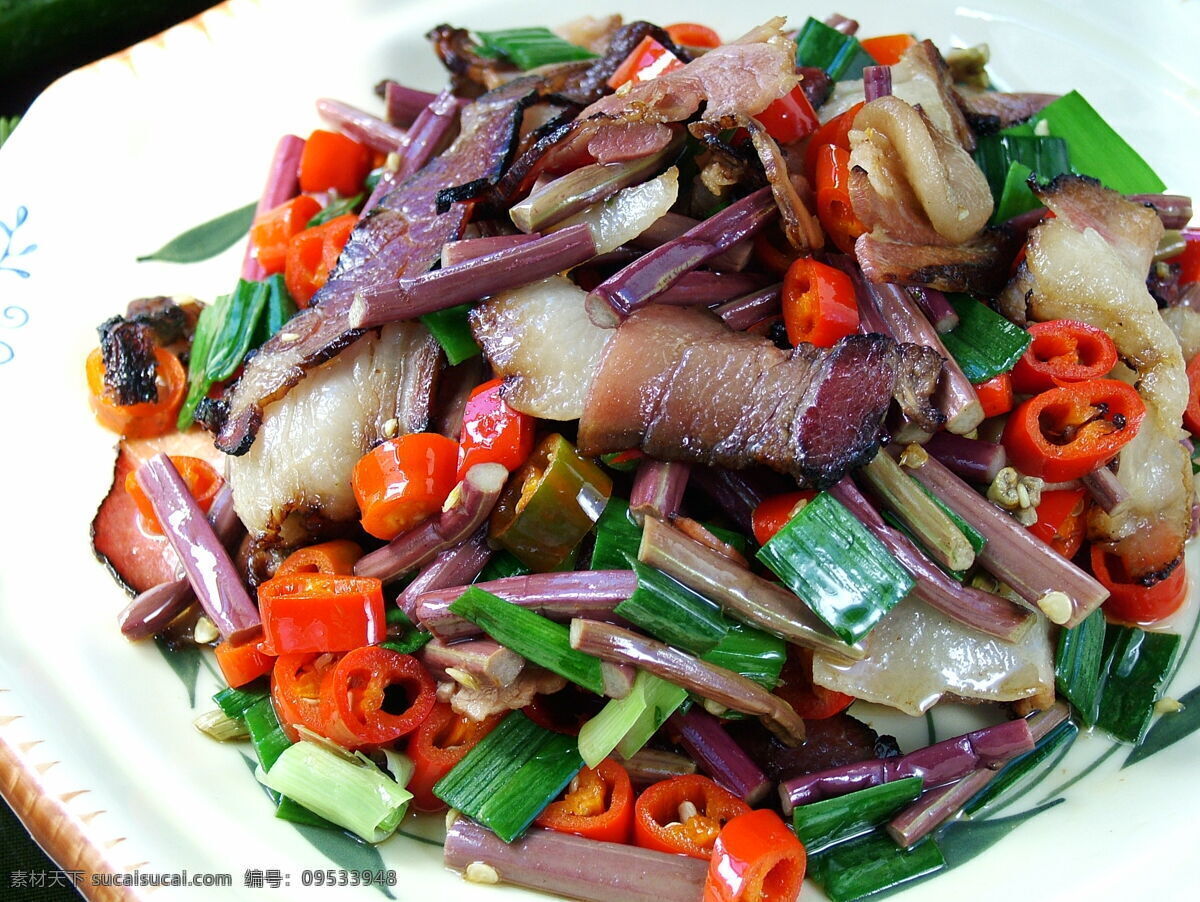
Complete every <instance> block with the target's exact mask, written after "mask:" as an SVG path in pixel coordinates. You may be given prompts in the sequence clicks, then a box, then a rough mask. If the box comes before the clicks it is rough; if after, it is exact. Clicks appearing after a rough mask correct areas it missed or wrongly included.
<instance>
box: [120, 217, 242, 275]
mask: <svg viewBox="0 0 1200 902" xmlns="http://www.w3.org/2000/svg"><path fill="white" fill-rule="evenodd" d="M257 206H258V204H257V203H253V204H246V206H244V207H239V208H238V209H236V210H231V211H230V212H228V213H225V214H223V215H221V216H218V217H216V218H215V219H210V220H209V221H208V222H203V223H201V224H200V225H198V226H196V227H195V228H191V229H188V230H187V231H186V232H183V233H182V234H180V235H176V236H175V237H174V238H172V239H171V240H170V241H168V242H167V243H166V244H164V245H163V246H162V247H160V248H159V249H158V250H156V251H155V252H154V253H152V254H146V256H144V257H138V262H145V261H147V260H157V261H159V262H162V263H199V262H200V261H201V260H208V259H210V258H212V257H215V256H216V255H217V254H219V253H221V252H222V251H225V250H228V249H229V248H231V247H233V246H234V245H235V244H237V243H238V242H239V241H241V240H242V239H243V238H245V237H246V233H247V232H249V231H250V224H251V223H252V222H254V208H255V207H257Z"/></svg>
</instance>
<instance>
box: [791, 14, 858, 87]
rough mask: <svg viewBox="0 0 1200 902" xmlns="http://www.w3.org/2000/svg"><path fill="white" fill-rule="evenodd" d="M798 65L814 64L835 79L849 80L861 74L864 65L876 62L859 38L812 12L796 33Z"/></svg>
mask: <svg viewBox="0 0 1200 902" xmlns="http://www.w3.org/2000/svg"><path fill="white" fill-rule="evenodd" d="M796 65H797V66H815V67H816V68H818V69H824V70H825V71H826V72H827V73H828V74H829V77H830V78H831V79H833V80H834V81H847V80H849V79H853V78H862V77H863V69H865V68H866V67H867V66H874V65H875V60H874V58H873V57H872V56H871V54H869V53H867V51H865V50H863V48H862V44H860V43H859V42H858V38H856V37H854V36H853V35H848V34H843V33H842V32H840V31H838V30H837V29H836V28H830V27H829V26H828V25H826V24H825V23H824V22H820V21H818V20H816V19H814V18H812V17H811V16H810V17H809V19H808V21H807V22H805V23H804V27H802V28H801V29H800V33H799V34H797V35H796Z"/></svg>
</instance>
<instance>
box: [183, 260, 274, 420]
mask: <svg viewBox="0 0 1200 902" xmlns="http://www.w3.org/2000/svg"><path fill="white" fill-rule="evenodd" d="M293 313H295V306H294V305H293V304H292V299H291V297H290V296H289V295H288V293H287V288H286V287H285V286H284V283H283V277H282V276H281V275H278V274H276V275H273V276H271V277H270V278H268V279H267V280H266V281H264V282H247V281H246V280H245V279H239V280H238V284H237V288H235V289H234V291H233V293H232V294H227V295H222V296H221V297H219V298H217V299H216V301H214V302H213V303H212V304H210V305H208V306H207V307H205V308H204V309H203V310H202V311H201V312H200V318H199V319H198V320H197V322H196V332H195V335H194V336H193V337H192V352H191V356H190V358H189V360H188V393H187V398H186V399H185V400H184V402H183V406H182V408H180V411H179V419H178V420H177V422H176V425H177V426H178V428H179V429H180V430H184V429H187V428H188V427H189V426H190V425H191V424H192V417H193V415H194V414H195V412H196V407H197V405H199V403H200V401H201V400H202V399H203V398H204V396H205V395H207V394H208V390H209V389H210V388H212V386H213V384H214V383H216V382H220V381H221V380H222V379H228V378H229V377H230V376H232V375H233V374H234V373H235V372H236V371H237V368H238V367H239V366H241V365H242V361H243V360H244V359H245V358H246V354H247V353H249V351H250V350H251V349H252V348H255V347H257V346H258V345H259V344H261V343H262V342H264V341H266V340H267V339H268V338H270V336H271V335H273V334H275V332H276V331H278V330H279V328H280V326H282V325H283V323H285V322H286V321H287V320H288V319H289V318H290V317H291V315H292V314H293Z"/></svg>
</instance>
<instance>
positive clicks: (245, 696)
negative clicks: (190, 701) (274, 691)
mask: <svg viewBox="0 0 1200 902" xmlns="http://www.w3.org/2000/svg"><path fill="white" fill-rule="evenodd" d="M266 697H267V693H266V692H264V691H263V690H261V689H232V688H229V687H226V688H224V689H222V690H221V691H220V692H218V693H217V694H216V695H214V696H213V697H212V700H213V701H214V702H216V704H217V707H218V708H220V709H221V710H222V711H224V712H225V716H227V717H242V716H243V715H244V714H245V713H246V710H247V709H248V708H252V707H253V706H254V705H257V704H258V703H259V702H261V701H262V700H263V699H265V698H266Z"/></svg>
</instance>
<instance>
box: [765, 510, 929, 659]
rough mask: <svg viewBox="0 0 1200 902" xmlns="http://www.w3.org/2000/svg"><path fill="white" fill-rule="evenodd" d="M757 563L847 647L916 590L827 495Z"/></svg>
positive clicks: (789, 525)
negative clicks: (808, 608) (781, 582)
mask: <svg viewBox="0 0 1200 902" xmlns="http://www.w3.org/2000/svg"><path fill="white" fill-rule="evenodd" d="M758 559H759V560H760V561H762V563H764V564H766V566H767V567H768V568H770V569H771V570H772V571H773V572H774V573H775V575H776V576H778V577H779V578H780V579H781V580H783V582H784V585H786V586H787V587H788V588H790V589H791V590H792V591H793V592H795V593H796V595H798V596H799V597H800V599H801V600H802V601H804V603H805V604H807V605H808V606H809V607H810V608H812V610H813V612H814V613H815V614H816V615H817V616H818V617H820V618H821V620H823V621H824V622H825V624H826V625H827V626H828V627H829V628H830V629H832V630H833V631H834V632H835V633H836V634H837V635H838V637H839V638H841V639H842V641H844V642H846V643H848V644H850V645H853V644H854V643H856V642H858V641H859V640H860V639H862V638H863V637H864V636H865V635H866V634H867V633H869V632H870V631H871V629H872V628H873V627H874V626H875V624H877V623H878V622H879V621H880V620H881V619H882V618H883V615H884V614H886V613H887V612H888V611H890V610H891V609H892V608H893V607H895V606H896V602H898V601H899V600H900V599H901V598H903V597H904V596H905V595H907V594H908V593H909V592H911V591H912V589H913V587H914V586H915V585H916V583H915V582H914V581H913V578H912V577H911V576H910V575H909V573H908V571H907V570H905V569H904V568H903V567H901V566H900V564H898V563H897V562H896V560H895V559H894V558H893V557H892V556H891V555H890V554H888V552H887V549H886V548H885V547H884V546H883V544H882V543H881V542H880V541H879V540H878V539H876V538H875V537H874V536H873V535H871V534H870V533H869V532H868V531H867V529H866V527H864V526H863V525H862V524H861V523H859V522H858V520H857V519H856V518H855V517H854V516H853V515H852V514H851V513H850V512H849V511H848V510H846V508H845V507H843V506H842V505H841V503H839V502H838V501H837V500H836V499H835V498H833V496H831V495H830V494H829V493H828V492H821V493H820V494H819V495H817V497H816V498H814V499H813V500H812V501H810V502H809V503H808V504H806V505H805V506H804V507H803V508H802V509H801V510H800V511H799V512H798V513H797V514H796V515H795V516H794V517H792V519H791V520H789V521H788V523H787V524H786V525H785V526H784V527H783V529H781V530H780V531H779V532H778V533H776V534H775V535H774V536H773V537H772V538H771V540H770V541H769V542H767V544H766V545H764V546H763V547H762V548H760V549H759V550H758Z"/></svg>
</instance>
